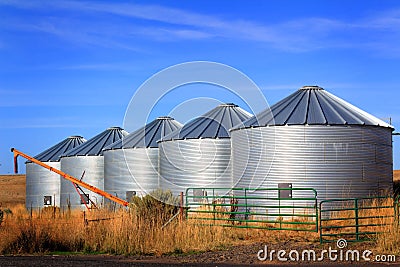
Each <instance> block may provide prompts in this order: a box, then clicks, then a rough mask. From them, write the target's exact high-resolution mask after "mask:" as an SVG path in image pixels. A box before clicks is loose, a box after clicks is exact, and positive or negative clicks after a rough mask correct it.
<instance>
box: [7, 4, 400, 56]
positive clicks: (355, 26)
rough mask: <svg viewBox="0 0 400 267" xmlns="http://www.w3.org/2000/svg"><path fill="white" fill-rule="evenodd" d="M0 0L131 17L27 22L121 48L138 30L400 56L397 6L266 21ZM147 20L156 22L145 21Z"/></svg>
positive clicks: (175, 37) (155, 8)
mask: <svg viewBox="0 0 400 267" xmlns="http://www.w3.org/2000/svg"><path fill="white" fill-rule="evenodd" d="M0 4H3V5H11V6H14V7H17V8H26V9H40V10H64V11H72V12H75V13H74V14H79V12H80V13H83V14H85V15H87V16H97V15H99V14H102V15H111V16H115V17H119V18H132V19H133V20H132V22H129V23H124V24H121V25H111V24H107V21H106V20H102V21H101V24H100V25H97V24H98V23H99V21H97V20H96V21H91V20H90V19H87V20H79V19H76V18H75V20H76V21H74V20H73V19H71V18H67V20H68V21H66V22H64V23H63V22H62V19H61V20H60V18H44V20H45V21H44V22H43V21H42V22H40V23H36V24H35V23H29V24H27V25H25V27H26V29H28V30H29V29H31V30H37V31H42V32H46V33H48V34H53V35H56V36H58V37H60V38H64V39H68V40H70V41H75V42H82V43H87V44H93V45H100V46H105V47H114V48H120V49H131V50H140V48H138V47H137V46H135V45H132V43H134V41H135V37H137V36H141V37H145V38H150V39H153V40H156V41H179V40H188V39H190V40H202V39H211V38H225V39H234V40H244V41H254V42H262V43H266V44H267V45H270V46H271V47H274V48H275V49H278V50H283V51H291V52H306V51H313V50H318V49H326V48H332V47H335V48H351V49H354V48H357V49H367V50H373V51H375V52H376V51H378V52H379V53H381V54H386V55H388V54H390V55H391V56H393V54H394V55H398V56H400V49H399V48H398V43H400V34H399V29H400V27H399V26H400V9H398V10H390V11H386V12H381V13H376V14H375V15H374V16H369V17H361V18H360V17H354V19H353V20H351V21H344V20H339V19H328V18H324V17H318V16H316V17H307V18H300V19H295V20H286V21H277V22H276V23H274V24H266V23H261V22H255V21H250V20H243V19H240V18H238V19H231V18H226V17H225V18H224V17H222V16H216V15H204V14H200V13H196V12H192V11H187V10H182V9H177V8H169V7H164V6H159V5H143V4H132V3H101V2H83V1H79V2H78V1H46V2H42V1H40V2H38V1H0ZM84 17H85V16H84ZM149 21H152V22H155V23H152V24H151V26H149V24H148V22H149ZM155 25H156V26H155ZM77 29H78V30H77Z"/></svg>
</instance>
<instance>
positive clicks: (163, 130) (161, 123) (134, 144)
mask: <svg viewBox="0 0 400 267" xmlns="http://www.w3.org/2000/svg"><path fill="white" fill-rule="evenodd" d="M180 128H182V124H181V123H179V122H178V121H176V120H175V119H174V118H171V117H158V118H157V119H155V120H153V121H152V122H150V123H148V124H146V125H145V126H144V127H142V128H140V129H138V130H136V131H134V132H132V133H130V134H129V135H127V136H126V137H124V138H123V139H120V140H118V141H117V142H115V143H113V144H111V145H109V146H108V147H106V148H105V149H104V150H110V149H121V148H156V147H158V144H157V141H158V140H160V139H161V138H162V137H164V136H166V135H168V134H170V133H172V132H173V131H176V130H178V129H180Z"/></svg>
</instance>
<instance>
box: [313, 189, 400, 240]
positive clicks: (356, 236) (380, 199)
mask: <svg viewBox="0 0 400 267" xmlns="http://www.w3.org/2000/svg"><path fill="white" fill-rule="evenodd" d="M398 210H399V198H398V197H397V198H393V197H392V196H373V197H363V198H343V199H328V200H323V201H321V202H320V203H319V235H320V243H328V242H336V241H337V240H338V239H340V238H345V239H346V240H347V241H348V242H360V241H367V240H373V239H375V238H376V236H377V234H379V233H383V232H385V231H387V227H391V226H392V225H393V223H397V222H398V219H399V212H398Z"/></svg>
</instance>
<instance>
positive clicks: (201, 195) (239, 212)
mask: <svg viewBox="0 0 400 267" xmlns="http://www.w3.org/2000/svg"><path fill="white" fill-rule="evenodd" d="M285 192H286V193H285ZM289 192H290V194H289ZM185 200H186V201H185V205H186V207H187V208H186V218H187V219H188V220H191V221H193V222H195V223H197V224H201V225H212V226H223V227H236V228H249V229H268V230H293V231H312V232H318V205H317V191H316V190H315V189H313V188H188V189H187V190H186V198H185Z"/></svg>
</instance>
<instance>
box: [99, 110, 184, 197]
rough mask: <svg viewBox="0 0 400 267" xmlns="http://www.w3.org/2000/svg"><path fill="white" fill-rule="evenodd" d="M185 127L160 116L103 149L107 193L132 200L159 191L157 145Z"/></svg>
mask: <svg viewBox="0 0 400 267" xmlns="http://www.w3.org/2000/svg"><path fill="white" fill-rule="evenodd" d="M181 127H182V124H180V123H179V122H177V121H176V120H174V119H173V118H171V117H159V118H157V119H155V120H154V121H152V122H150V123H148V124H146V125H145V126H144V127H142V128H140V129H138V130H136V131H135V132H132V133H130V134H129V135H128V136H126V137H124V138H123V139H121V140H119V141H117V142H115V143H113V144H111V145H110V146H108V147H106V148H105V149H104V190H105V191H107V192H108V193H110V194H114V195H116V196H118V197H120V198H123V199H126V200H127V201H130V199H131V197H132V196H134V195H137V196H144V195H146V194H148V193H150V192H152V191H154V190H156V189H158V188H159V185H158V144H157V141H158V140H160V139H161V138H162V137H164V136H165V135H168V134H170V133H172V132H173V131H175V130H178V129H180V128H181Z"/></svg>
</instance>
